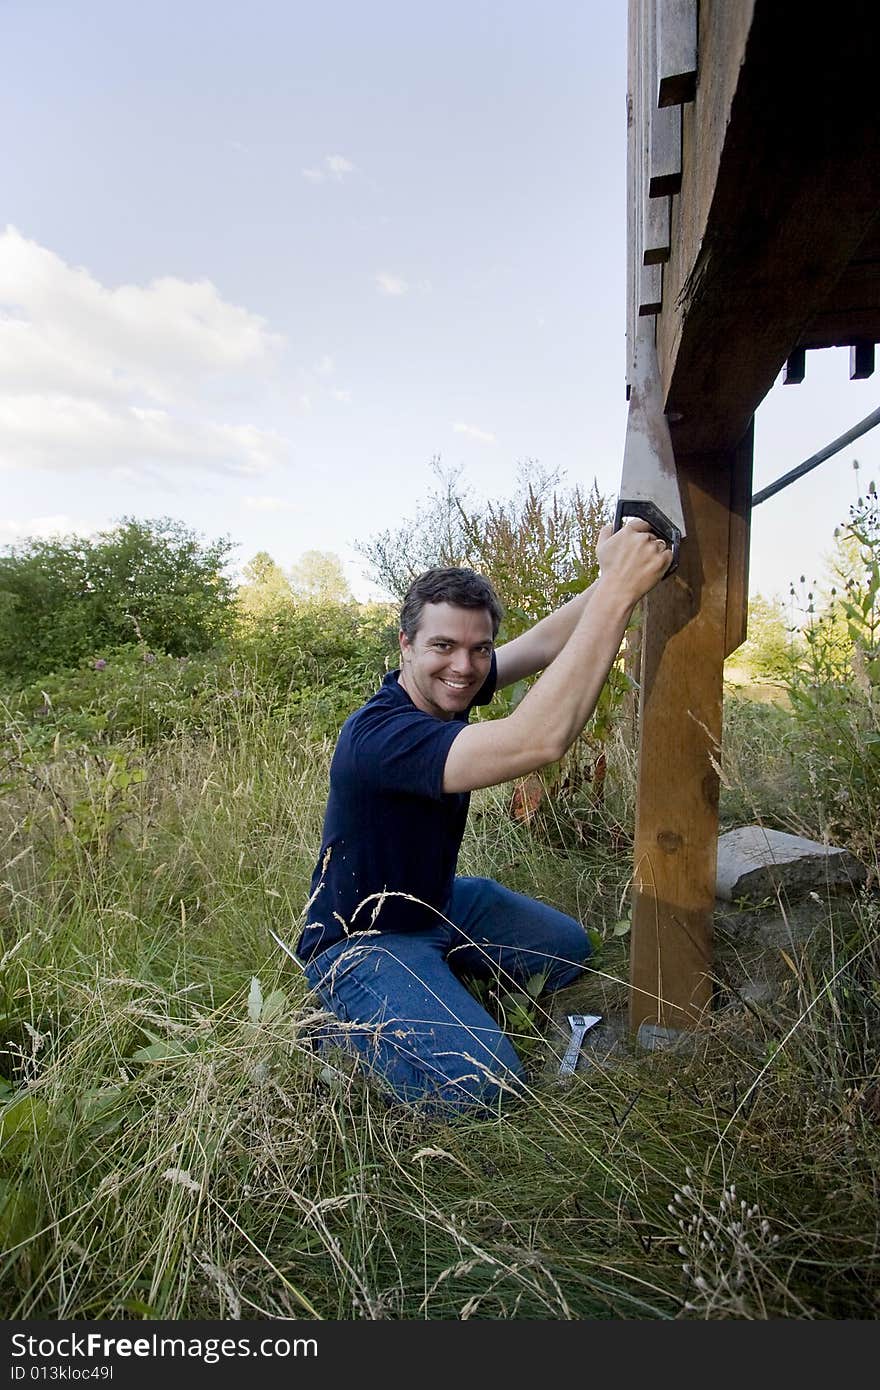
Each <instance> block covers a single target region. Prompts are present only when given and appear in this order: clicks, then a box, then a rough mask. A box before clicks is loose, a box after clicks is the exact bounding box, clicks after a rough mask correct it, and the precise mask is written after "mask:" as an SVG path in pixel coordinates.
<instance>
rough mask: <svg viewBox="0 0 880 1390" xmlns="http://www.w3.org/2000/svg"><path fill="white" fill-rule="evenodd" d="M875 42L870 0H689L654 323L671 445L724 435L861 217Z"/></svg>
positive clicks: (838, 261) (879, 22)
mask: <svg viewBox="0 0 880 1390" xmlns="http://www.w3.org/2000/svg"><path fill="white" fill-rule="evenodd" d="M878 46H880V6H878V5H877V4H876V0H871V3H869V0H852V3H851V4H849V5H847V6H846V7H845V9H842V10H839V11H829V10H825V9H821V8H818V9H817V8H815V7H814V8H813V9H809V8H801V9H799V11H798V15H797V22H796V23H792V17H791V12H790V7H789V6H787V5H780V4H779V3H778V0H738V3H736V4H730V3H729V0H702V3H701V5H700V82H699V86H698V89H697V94H696V100H695V101H694V102H693V103H692V104H691V105H688V106H685V107H683V108H681V110H682V120H683V133H682V139H683V156H682V167H683V181H682V188H681V195H680V197H678V198H676V199H675V200H674V202H673V207H672V216H673V225H672V236H671V242H672V250H671V254H670V258H669V261H668V262H667V264H666V265H665V267H664V276H665V279H664V306H665V307H664V312H663V313H662V314H661V316H660V319H659V320H658V336H657V346H658V356H659V359H660V367H661V375H662V378H663V382H664V387H665V398H666V409H667V412H669V413H675V414H676V415H678V416H680V417H681V418H680V423H679V425H678V428H677V432H676V451H677V453H678V452H686V453H694V454H698V453H704V452H707V451H712V452H715V451H720V452H721V453H726V452H728V451H729V450H731V449H733V448H734V447H735V446H736V442H737V441H738V440H739V439H740V438H741V437H742V435H743V433H744V432H745V429H746V426H747V425H748V422H749V420H750V419H751V417H752V415H753V414H754V412H755V410H756V408H757V406H758V404H759V403H760V401H761V400H762V399H763V397H764V396H765V395H766V393H767V391H768V390H769V389H770V387H771V386H772V384H773V382H774V380H775V379H776V377H777V375H778V374H779V371H780V369H781V368H782V365H783V363H784V362H785V360H786V358H787V357H788V355H789V353H790V352H791V351H792V349H793V348H794V347H795V346H796V345H798V344H800V345H801V346H804V345H807V344H805V343H804V341H803V339H802V333H803V332H804V330H805V329H806V327H807V326H808V324H809V323H810V321H811V320H812V319H813V318H814V316H815V315H816V314H817V313H819V312H820V311H821V310H822V308H823V306H824V305H825V303H826V302H828V300H829V296H830V295H831V293H832V290H833V288H834V286H835V285H836V284H837V282H838V281H839V280H840V278H841V276H842V275H843V274H844V272H845V270H846V267H847V266H848V265H849V263H850V261H851V260H852V258H853V256H854V254H855V253H856V251H857V249H858V247H859V245H860V243H861V242H862V240H863V238H864V237H865V235H866V233H867V231H868V229H869V228H870V226H871V224H872V223H873V221H874V219H875V217H876V214H877V209H878V207H880V121H878V120H877V114H876V87H877V79H876V53H877V50H878ZM810 73H811V74H815V75H817V76H818V75H820V74H821V81H811V82H808V83H806V85H805V78H804V75H805V74H810Z"/></svg>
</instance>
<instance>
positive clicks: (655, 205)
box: [642, 198, 672, 265]
mask: <svg viewBox="0 0 880 1390" xmlns="http://www.w3.org/2000/svg"><path fill="white" fill-rule="evenodd" d="M671 202H672V199H671V198H646V199H645V203H644V215H645V224H644V230H643V233H642V263H643V264H644V265H661V264H662V263H663V261H668V260H669V252H670V251H671V249H672V241H671V238H670V231H669V229H670V226H671V225H672V208H671V206H670V204H671Z"/></svg>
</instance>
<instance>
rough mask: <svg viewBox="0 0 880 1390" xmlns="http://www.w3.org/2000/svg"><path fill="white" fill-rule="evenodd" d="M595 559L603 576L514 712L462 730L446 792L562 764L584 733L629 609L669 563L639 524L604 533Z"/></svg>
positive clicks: (445, 781)
mask: <svg viewBox="0 0 880 1390" xmlns="http://www.w3.org/2000/svg"><path fill="white" fill-rule="evenodd" d="M597 553H598V555H599V558H600V562H601V565H602V569H601V573H600V576H599V579H598V580H597V581H596V583H595V584H594V585H593V586H592V588H591V590H590V597H589V599H588V600H585V601H584V602H583V603H581V604H580V605H579V609H580V611H579V615H578V617H577V621H576V622H575V624H574V627H573V629H572V631H571V633H570V635H569V637H568V640H567V641H566V642H565V644H564V645H563V647H562V648H561V650H560V651H559V652H558V654H557V655H556V657H555V658H554V659H553V660H552V661H551V663H550V665H549V666H548V667H547V669H546V670H545V671H544V673H543V675H542V676H540V677H539V678H538V680H537V681H536V682H535V684H534V685H533V686H532V688H531V690H530V691H529V692H528V694H527V695H526V696H525V698H524V699H523V700H522V701H521V702H520V704H519V705H518V706H517V708H516V709H515V710H514V712H513V713H512V714H509V715H508V716H507V717H506V718H505V719H496V720H492V721H488V720H487V721H486V722H484V723H480V724H471V725H467V726H466V727H465V728H463V729H462V731H461V733H460V734H459V735H458V736H457V737H456V739H455V741H454V742H453V744H452V746H451V748H450V750H449V753H448V755H447V758H446V767H445V770H444V775H443V790H444V791H447V792H463V791H474V790H475V789H476V788H477V787H491V786H496V785H497V784H498V783H499V782H506V781H508V780H509V779H510V778H512V777H520V776H522V775H523V774H525V773H527V772H534V771H536V769H537V768H539V767H545V766H546V765H547V764H548V763H552V762H556V760H557V759H558V758H561V757H562V755H563V753H564V752H565V751H566V749H567V748H570V747H571V744H572V743H573V742H574V740H575V739H576V738H577V736H578V734H579V733H580V732H581V730H582V729H583V727H584V725H585V724H586V722H587V720H588V719H589V718H590V716H591V715H592V713H593V711H594V709H595V708H596V703H597V701H598V699H599V695H600V694H601V691H602V686H603V685H604V684H605V681H606V679H607V677H608V672H609V671H610V670H611V666H612V663H613V661H614V658H615V657H616V655H617V653H618V650H619V649H620V643H621V641H622V640H623V635H624V632H625V631H626V625H627V623H628V622H629V619H630V616H631V614H632V611H633V609H634V608H635V606H636V604H637V603H638V601H639V599H640V598H642V596H643V595H644V594H646V593H647V592H648V591H649V590H650V589H652V588H653V587H654V585H655V584H656V583H657V581H658V580H659V579H661V578H662V576H663V575H664V573H665V572H666V570H667V568H668V567H669V562H670V560H671V551H669V550H668V549H667V548H666V547H665V546H664V545H663V543H662V542H658V540H657V538H656V536H654V534H653V533H652V532H651V531H650V530H649V529H648V528H647V526H646V525H645V523H641V522H638V521H631V522H629V523H628V524H627V525H626V526H624V527H623V528H622V529H621V530H620V531H618V532H616V533H614V534H612V532H611V528H610V526H608V527H605V528H603V531H602V533H601V535H600V538H599V545H598V547H597ZM553 616H555V615H553ZM503 650H504V648H503V647H502V648H501V649H500V650H499V661H500V656H501V652H502V651H503Z"/></svg>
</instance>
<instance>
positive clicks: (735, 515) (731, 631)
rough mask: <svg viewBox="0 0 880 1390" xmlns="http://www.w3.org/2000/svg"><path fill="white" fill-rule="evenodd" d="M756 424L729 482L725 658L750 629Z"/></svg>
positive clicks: (742, 445) (743, 444) (738, 451)
mask: <svg viewBox="0 0 880 1390" xmlns="http://www.w3.org/2000/svg"><path fill="white" fill-rule="evenodd" d="M754 452H755V422H754V420H751V421H750V422H749V427H748V429H747V430H746V432H745V434H744V435H743V437H742V439H741V440H740V442H739V444H738V446H737V448H736V450H735V452H734V455H733V464H732V469H733V471H732V474H731V479H730V540H729V543H728V548H727V621H726V624H725V629H724V655H725V656H730V654H731V652H735V651H736V649H737V647H741V646H742V644H743V642H744V641H745V640H746V637H747V636H748V628H749V548H750V542H751V536H752V460H753V458H754Z"/></svg>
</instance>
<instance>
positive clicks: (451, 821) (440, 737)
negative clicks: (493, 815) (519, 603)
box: [297, 653, 497, 961]
mask: <svg viewBox="0 0 880 1390" xmlns="http://www.w3.org/2000/svg"><path fill="white" fill-rule="evenodd" d="M399 674H400V672H399V671H390V672H389V673H388V675H387V676H386V677H385V679H384V680H383V682H382V685H381V686H380V688H379V690H377V692H376V694H375V695H373V696H372V697H371V698H370V699H369V700H368V701H367V703H366V704H365V705H362V706H361V708H360V709H359V710H355V712H354V714H350V715H349V717H348V719H346V721H345V723H344V724H343V726H342V729H341V731H340V734H339V741H338V742H337V744H336V751H335V752H334V754H333V761H332V763H331V764H330V796H329V798H328V801H327V810H326V812H325V815H324V831H323V836H322V840H321V853H320V855H319V857H318V862H317V864H316V866H315V872H314V874H313V875H312V884H311V903H310V906H309V909H308V912H307V914H306V925H305V928H304V930H303V932H302V935H301V936H300V939H299V943H298V945H297V954H298V956H299V958H300V960H303V961H306V960H309V959H310V958H311V957H312V956H314V955H316V954H317V953H318V952H319V951H324V950H326V948H327V947H328V946H332V945H333V943H334V941H338V940H339V939H340V938H341V937H343V936H345V935H347V934H348V932H350V931H383V932H398V931H417V930H418V929H419V928H420V927H424V926H429V925H436V923H437V920H438V918H437V915H436V912H434V911H432V910H431V909H432V908H436V909H437V910H438V911H440V912H442V913H444V914H445V912H446V909H447V907H448V905H449V900H450V896H451V894H452V884H453V880H454V878H455V866H456V862H457V860H458V851H459V848H460V847H461V840H462V836H463V835H464V828H465V822H466V820H467V813H468V806H469V804H470V793H469V792H444V791H443V769H444V767H445V766H446V756H447V754H448V752H449V749H450V748H451V746H452V742H453V739H455V738H456V736H457V735H458V734H460V733H461V730H462V728H463V727H464V726H465V725H466V724H467V722H468V718H469V715H470V711H471V709H472V708H473V707H474V705H486V704H488V703H489V701H490V700H491V698H492V696H493V695H494V694H495V684H496V679H497V668H496V663H495V655H494V653H493V655H492V666H491V668H490V671H489V674H488V676H487V677H486V679H485V681H484V682H483V685H482V686H481V688H480V691H479V693H478V694H477V695H476V697H475V698H474V699H473V700H472V701H471V704H470V705H469V706H468V708H467V709H466V710H463V711H462V713H461V714H458V715H455V716H454V718H452V719H449V720H444V719H437V718H436V717H435V716H434V715H432V714H426V713H425V712H424V711H423V710H420V709H418V708H417V707H416V706H415V705H414V704H413V702H412V700H411V699H410V697H409V696H408V695H407V693H406V691H405V690H404V689H403V687H402V686H401V685H400V684H399V683H398V679H397V678H398V676H399ZM386 894H387V895H389V896H384V895H386ZM395 894H406V895H407V896H406V897H405V898H404V897H399V896H393V895H395ZM412 899H417V901H412Z"/></svg>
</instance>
